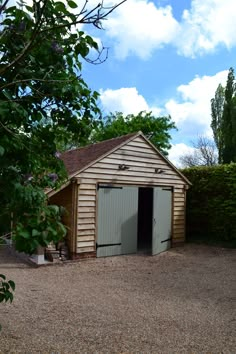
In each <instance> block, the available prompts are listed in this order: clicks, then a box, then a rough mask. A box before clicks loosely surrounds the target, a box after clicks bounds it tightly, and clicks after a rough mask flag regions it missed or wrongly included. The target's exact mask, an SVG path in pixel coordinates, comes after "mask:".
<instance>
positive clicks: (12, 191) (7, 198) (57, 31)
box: [0, 0, 116, 253]
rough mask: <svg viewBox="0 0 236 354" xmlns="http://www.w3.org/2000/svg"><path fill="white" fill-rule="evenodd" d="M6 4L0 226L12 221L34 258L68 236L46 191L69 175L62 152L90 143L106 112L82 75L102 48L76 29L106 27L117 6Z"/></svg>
mask: <svg viewBox="0 0 236 354" xmlns="http://www.w3.org/2000/svg"><path fill="white" fill-rule="evenodd" d="M0 3H1V5H2V6H0V14H1V26H0V38H1V39H0V52H1V63H0V224H2V225H4V227H2V230H4V231H5V230H7V229H9V223H10V222H11V223H12V225H13V228H14V230H13V231H14V239H15V245H16V248H17V249H18V250H19V251H25V252H28V253H32V252H33V251H34V250H35V249H36V248H37V246H38V245H41V246H46V245H47V244H48V243H49V242H51V241H54V242H56V241H58V239H59V238H61V237H63V236H64V235H65V232H66V230H65V228H64V227H63V225H62V224H61V222H60V210H59V209H58V208H56V207H53V206H48V205H47V198H46V197H45V194H44V191H45V189H49V188H57V187H58V186H60V184H61V183H63V182H64V181H65V179H66V178H67V175H66V171H65V168H64V165H63V163H62V161H61V160H60V159H59V158H58V157H59V155H58V153H57V147H58V146H60V144H61V145H66V144H68V142H69V140H73V139H74V140H77V141H78V140H79V141H80V143H83V142H84V141H87V139H88V136H89V135H90V132H91V130H92V129H93V128H94V127H95V125H96V117H97V116H99V114H100V112H99V109H98V106H97V98H98V93H97V92H92V91H91V90H90V89H89V87H88V85H87V84H86V82H85V81H84V80H83V78H82V75H81V70H82V64H81V63H82V61H83V60H87V55H88V54H89V51H90V49H95V50H98V45H97V43H96V42H95V41H94V39H93V38H92V37H90V36H89V35H87V34H86V33H84V32H83V31H80V30H78V29H77V27H76V25H77V24H86V25H88V24H92V25H95V26H96V27H98V28H99V24H100V21H102V20H103V19H105V17H106V15H107V14H108V13H110V12H111V11H113V9H114V8H115V7H116V6H114V7H111V8H109V9H105V8H104V7H103V6H102V3H100V4H97V6H94V8H91V7H89V8H87V6H88V5H87V2H86V1H84V4H81V5H80V6H81V8H80V9H78V6H77V4H76V2H74V1H72V0H67V2H66V3H64V2H60V1H52V0H45V1H33V5H32V6H29V5H26V4H25V3H24V2H23V1H21V0H20V3H18V6H11V5H10V3H9V0H5V1H1V0H0ZM98 55H99V52H98ZM9 217H11V220H9ZM9 221H10V222H9ZM9 231H10V230H9Z"/></svg>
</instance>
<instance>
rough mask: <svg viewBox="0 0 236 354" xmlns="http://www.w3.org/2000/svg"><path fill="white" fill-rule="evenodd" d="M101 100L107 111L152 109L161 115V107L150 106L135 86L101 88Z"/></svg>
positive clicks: (137, 111)
mask: <svg viewBox="0 0 236 354" xmlns="http://www.w3.org/2000/svg"><path fill="white" fill-rule="evenodd" d="M100 100H101V103H102V107H103V110H104V111H106V112H122V113H124V114H132V113H133V114H137V113H139V112H141V111H152V112H153V113H154V114H156V115H159V113H160V109H158V108H157V107H153V108H152V107H149V106H148V104H147V102H146V100H145V99H144V97H143V96H142V95H140V94H139V93H138V91H137V89H136V88H135V87H126V88H120V89H118V90H111V89H107V90H100Z"/></svg>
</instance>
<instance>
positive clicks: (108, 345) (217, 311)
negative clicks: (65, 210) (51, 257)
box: [0, 245, 236, 354]
mask: <svg viewBox="0 0 236 354" xmlns="http://www.w3.org/2000/svg"><path fill="white" fill-rule="evenodd" d="M235 261H236V250H227V249H222V248H214V247H207V246H197V245H185V246H184V247H181V248H176V249H172V250H170V251H168V252H165V253H162V254H161V255H159V256H155V257H151V256H145V255H130V256H120V257H109V258H103V259H102V258H100V259H94V260H86V261H81V262H77V263H69V264H68V263H67V264H63V265H56V266H48V267H41V268H32V267H30V266H29V265H27V264H25V263H23V262H22V261H20V260H19V259H15V258H13V257H12V256H10V255H8V254H7V253H6V251H4V249H3V247H1V248H0V273H4V274H6V275H7V277H8V278H11V279H14V280H15V282H16V285H17V289H16V293H15V299H14V302H13V303H12V304H0V323H1V324H2V326H3V330H2V332H1V333H0V353H9V352H11V353H16V352H20V353H43V354H46V353H54V354H55V353H194V354H195V353H236V341H235V335H236V333H235V327H236V326H235V325H236V321H235V302H234V300H235V298H234V297H235V294H236V288H235V286H236V276H235V275H236V263H235Z"/></svg>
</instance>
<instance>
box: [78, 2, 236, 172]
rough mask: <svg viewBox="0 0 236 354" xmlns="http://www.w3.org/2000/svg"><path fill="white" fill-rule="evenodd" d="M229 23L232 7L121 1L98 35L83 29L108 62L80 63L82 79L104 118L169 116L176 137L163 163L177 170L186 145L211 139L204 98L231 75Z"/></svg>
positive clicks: (235, 13)
mask: <svg viewBox="0 0 236 354" xmlns="http://www.w3.org/2000/svg"><path fill="white" fill-rule="evenodd" d="M90 2H92V3H93V2H94V3H97V1H95V0H90ZM114 3H117V2H114V1H113V0H104V4H105V6H106V5H110V4H114ZM235 17H236V3H235V0H224V1H222V0H204V1H203V0H159V1H148V0H127V1H126V2H125V3H124V4H123V5H121V6H120V7H119V8H117V9H116V11H115V12H114V13H113V14H112V15H111V16H110V17H109V18H108V19H107V21H105V23H104V30H103V31H98V30H96V29H95V30H94V29H92V28H84V30H86V31H88V33H89V34H90V35H93V36H94V37H95V38H98V41H99V42H100V43H102V44H103V45H104V46H105V47H109V57H108V59H107V61H106V62H105V63H103V64H101V65H89V64H85V65H84V67H83V76H84V78H85V80H86V81H87V83H88V85H89V86H90V87H91V88H92V89H94V90H97V91H99V92H100V94H101V96H100V105H101V108H102V110H103V112H104V113H105V112H114V111H121V112H124V113H125V114H128V113H138V112H139V111H141V110H147V111H150V110H152V111H153V113H154V114H155V115H157V116H158V115H166V114H170V115H171V117H172V119H173V121H175V123H176V125H177V127H178V131H177V132H173V134H172V149H171V151H170V153H169V158H170V160H171V161H172V162H174V163H175V164H177V165H178V164H179V162H178V157H179V156H180V155H181V154H183V153H185V152H187V151H191V141H192V140H194V139H195V140H196V138H197V136H198V135H208V136H210V135H211V129H210V121H211V112H210V99H211V98H212V97H213V96H214V93H215V90H216V88H217V86H218V84H219V83H222V84H223V85H225V83H226V78H227V72H228V69H229V68H230V67H231V66H232V67H234V68H235V58H236V21H235Z"/></svg>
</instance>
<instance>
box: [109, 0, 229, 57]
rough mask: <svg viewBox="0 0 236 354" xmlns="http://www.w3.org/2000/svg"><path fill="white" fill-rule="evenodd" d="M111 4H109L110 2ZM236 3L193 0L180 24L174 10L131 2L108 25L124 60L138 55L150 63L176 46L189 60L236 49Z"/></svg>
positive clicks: (140, 0)
mask: <svg viewBox="0 0 236 354" xmlns="http://www.w3.org/2000/svg"><path fill="white" fill-rule="evenodd" d="M108 3H109V1H108ZM235 11H236V5H235V0H204V1H203V0H192V2H191V7H190V9H185V10H184V11H183V14H182V19H181V20H180V21H179V22H178V21H177V20H176V19H175V18H174V16H173V13H172V7H171V6H170V5H167V6H165V7H158V6H157V5H156V4H155V2H154V1H149V0H127V2H125V3H124V4H122V5H121V6H120V7H118V8H117V9H116V10H115V11H114V13H112V14H111V15H110V16H109V18H108V19H107V21H106V22H105V24H104V25H105V28H106V32H105V33H106V35H108V36H109V37H111V38H112V39H113V41H114V42H113V44H114V48H115V53H116V56H117V57H118V58H120V59H124V58H126V57H127V56H128V55H132V54H134V55H137V56H138V57H140V58H141V59H147V58H149V57H150V56H151V54H152V52H153V51H154V50H156V49H158V48H161V47H163V46H165V45H173V46H174V47H176V49H177V51H178V53H179V54H181V55H184V56H187V57H195V56H198V55H202V54H206V53H209V52H213V51H214V50H215V49H217V48H218V47H219V46H221V45H223V46H225V47H226V48H228V49H230V48H232V47H233V46H235V45H236V35H235V33H236V21H235Z"/></svg>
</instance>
